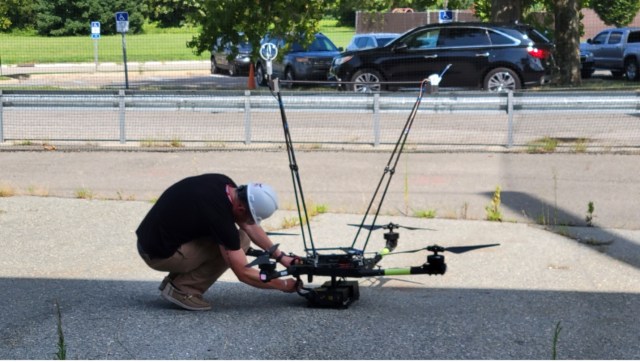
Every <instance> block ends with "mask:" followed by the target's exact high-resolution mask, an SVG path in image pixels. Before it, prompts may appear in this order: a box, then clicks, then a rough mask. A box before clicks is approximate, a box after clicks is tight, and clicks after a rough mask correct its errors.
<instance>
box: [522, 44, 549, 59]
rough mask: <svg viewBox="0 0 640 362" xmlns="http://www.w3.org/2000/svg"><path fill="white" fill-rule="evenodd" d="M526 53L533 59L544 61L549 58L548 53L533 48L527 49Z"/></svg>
mask: <svg viewBox="0 0 640 362" xmlns="http://www.w3.org/2000/svg"><path fill="white" fill-rule="evenodd" d="M527 52H528V53H529V55H531V56H532V57H534V58H537V59H546V58H547V57H548V56H549V51H548V50H544V49H538V48H534V47H529V48H527Z"/></svg>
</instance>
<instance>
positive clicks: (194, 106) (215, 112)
mask: <svg viewBox="0 0 640 362" xmlns="http://www.w3.org/2000/svg"><path fill="white" fill-rule="evenodd" d="M416 95H417V93H415V94H414V93H382V94H353V93H344V92H318V93H310V92H299V91H297V92H295V91H294V92H283V95H282V96H283V101H284V105H285V109H286V114H287V119H288V123H289V126H290V132H291V136H292V139H293V142H294V143H296V144H299V145H300V146H301V147H308V148H313V149H322V148H336V147H339V148H345V147H350V148H359V149H365V150H367V149H368V150H376V149H381V148H384V147H385V146H389V145H392V144H394V143H395V141H396V140H397V139H398V136H399V132H401V131H402V129H403V125H404V123H405V121H406V119H407V117H408V115H409V112H410V110H411V108H412V106H413V104H414V103H415V101H416ZM0 142H1V143H0V145H1V146H0V149H2V148H5V149H9V148H10V149H15V148H16V147H18V148H20V147H24V148H27V147H40V146H42V145H48V146H53V147H66V148H98V149H104V148H105V147H120V148H123V147H124V148H127V149H131V148H154V149H155V148H167V149H168V148H174V149H177V148H183V149H192V148H206V149H216V148H233V149H261V148H265V149H268V148H274V147H275V148H279V147H282V146H283V133H282V121H281V116H280V112H279V108H278V103H277V101H276V99H275V98H274V96H273V95H272V94H271V93H269V92H268V91H156V92H148V91H131V90H126V91H125V90H114V91H51V92H47V91H18V90H16V91H9V90H5V91H0ZM407 150H408V151H424V150H441V151H452V150H456V151H478V150H485V151H487V150H488V151H499V150H502V151H521V150H526V151H533V152H551V151H560V150H568V151H573V152H635V151H636V150H640V92H628V91H627V92H523V93H503V94H490V93H486V92H441V93H438V94H433V95H426V96H425V97H424V99H423V100H422V104H421V107H420V109H419V112H418V115H417V117H416V120H415V122H414V125H413V128H412V130H411V134H410V136H409V138H408V147H407Z"/></svg>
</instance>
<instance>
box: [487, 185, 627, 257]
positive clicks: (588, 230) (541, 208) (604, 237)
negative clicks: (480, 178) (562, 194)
mask: <svg viewBox="0 0 640 362" xmlns="http://www.w3.org/2000/svg"><path fill="white" fill-rule="evenodd" d="M483 195H484V196H485V197H487V198H488V199H489V200H491V198H492V197H493V193H492V192H485V193H483ZM501 202H502V205H504V206H506V207H508V208H509V209H511V210H512V211H514V212H516V213H520V214H524V215H526V216H527V217H528V218H529V221H530V222H531V223H534V224H540V225H545V226H546V227H547V228H549V229H550V230H553V231H554V232H556V233H559V234H561V235H564V236H567V237H570V238H571V239H573V240H575V241H577V242H579V243H583V244H585V245H589V246H592V247H594V248H596V250H598V251H600V252H602V253H604V254H606V255H608V256H610V257H612V258H614V259H617V260H620V261H622V262H624V263H627V264H629V265H631V266H633V267H635V268H638V269H640V245H638V244H637V243H635V242H634V241H633V240H630V239H627V238H625V237H623V236H622V235H619V234H616V233H614V232H613V231H610V230H605V229H601V228H598V227H589V226H587V224H586V222H585V217H584V216H578V215H575V214H573V213H570V212H568V211H566V210H562V209H559V208H558V207H557V206H556V205H551V204H549V203H547V202H545V201H543V200H541V199H539V198H537V197H535V196H533V195H530V194H527V193H524V192H510V191H503V192H501ZM543 212H544V219H540V218H539V217H540V215H541V213H543Z"/></svg>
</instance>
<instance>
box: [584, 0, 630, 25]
mask: <svg viewBox="0 0 640 362" xmlns="http://www.w3.org/2000/svg"><path fill="white" fill-rule="evenodd" d="M590 4H591V8H592V9H593V10H594V11H595V12H596V14H598V17H599V18H600V19H601V20H602V21H603V22H604V23H605V24H607V25H609V26H615V27H617V28H619V27H623V26H627V25H629V24H630V23H631V22H632V21H633V19H634V18H635V17H636V14H638V11H640V1H638V0H591V1H590Z"/></svg>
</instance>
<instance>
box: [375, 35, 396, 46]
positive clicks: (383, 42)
mask: <svg viewBox="0 0 640 362" xmlns="http://www.w3.org/2000/svg"><path fill="white" fill-rule="evenodd" d="M393 39H395V37H386V38H378V46H379V47H383V46H385V45H387V44H389V42H390V41H392V40H393Z"/></svg>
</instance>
